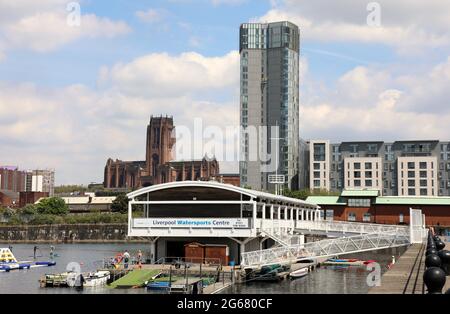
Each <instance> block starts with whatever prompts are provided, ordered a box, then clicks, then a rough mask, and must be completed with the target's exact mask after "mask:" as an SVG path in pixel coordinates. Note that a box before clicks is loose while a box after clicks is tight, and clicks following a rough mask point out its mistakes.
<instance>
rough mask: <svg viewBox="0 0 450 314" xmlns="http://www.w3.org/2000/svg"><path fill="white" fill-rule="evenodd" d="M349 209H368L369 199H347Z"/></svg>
mask: <svg viewBox="0 0 450 314" xmlns="http://www.w3.org/2000/svg"><path fill="white" fill-rule="evenodd" d="M348 206H349V207H370V198H349V199H348Z"/></svg>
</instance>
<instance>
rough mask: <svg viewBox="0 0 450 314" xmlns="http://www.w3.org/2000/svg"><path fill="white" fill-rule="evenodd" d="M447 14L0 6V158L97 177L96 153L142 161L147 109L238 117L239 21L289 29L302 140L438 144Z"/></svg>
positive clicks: (434, 6) (435, 2)
mask: <svg viewBox="0 0 450 314" xmlns="http://www.w3.org/2000/svg"><path fill="white" fill-rule="evenodd" d="M74 4H75V5H74ZM68 8H69V10H68ZM78 8H79V9H80V11H78ZM78 12H79V13H80V15H79V19H78V18H77V17H78V15H77V13H78ZM448 16H450V2H449V1H440V0H428V1H422V0H397V1H389V0H379V1H377V2H376V3H375V5H374V4H373V3H372V2H370V1H362V0H340V1H327V0H315V1H304V0H151V1H146V0H134V1H129V0H128V1H126V0H111V1H100V0H82V1H78V2H73V1H66V0H40V1H34V0H16V1H9V0H0V165H17V166H19V167H20V168H21V169H32V168H54V169H55V170H56V183H57V184H88V183H90V182H102V180H103V169H104V166H105V163H106V160H107V158H109V157H111V158H114V159H115V158H119V159H122V160H143V159H144V155H145V130H146V125H147V124H148V122H149V119H150V116H151V115H152V114H153V115H160V114H162V115H166V114H167V115H172V116H173V117H174V122H175V124H176V126H177V128H178V129H181V128H182V127H184V126H186V127H187V128H191V129H192V127H193V123H194V121H196V119H202V121H203V125H204V126H205V127H206V126H211V127H217V128H220V129H225V128H226V127H228V126H237V125H239V52H238V49H239V41H238V39H239V37H238V36H239V26H240V24H241V23H244V22H274V21H280V20H289V21H291V22H294V23H296V24H297V25H298V26H299V27H300V32H301V48H300V49H301V53H300V61H301V62H300V64H301V66H300V77H301V82H300V136H301V137H302V138H304V139H330V140H331V141H332V142H340V141H350V140H384V141H393V140H407V139H440V140H449V138H450V127H449V126H450V89H449V86H450V49H449V48H450V19H449V18H448ZM78 22H79V23H78ZM228 139H229V141H228V142H227V143H226V145H225V147H226V148H228V147H231V146H234V144H235V142H236V141H233V138H231V137H230V138H228ZM214 140H217V139H214ZM217 141H220V140H217ZM222 142H223V141H222ZM197 150H198V151H197V153H198V154H200V155H201V154H203V153H204V152H205V151H207V150H208V149H207V147H200V148H199V149H197ZM194 157H196V156H194ZM221 170H222V171H223V172H236V171H237V167H236V163H227V162H223V163H221Z"/></svg>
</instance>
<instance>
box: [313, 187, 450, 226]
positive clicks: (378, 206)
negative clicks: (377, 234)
mask: <svg viewBox="0 0 450 314" xmlns="http://www.w3.org/2000/svg"><path fill="white" fill-rule="evenodd" d="M306 201H307V202H309V203H314V204H317V205H319V206H320V207H321V208H322V210H323V211H324V219H328V220H331V219H333V220H338V221H356V222H370V223H381V224H409V210H410V208H413V209H421V210H422V213H423V214H424V215H425V222H426V225H427V226H441V227H450V197H403V196H378V191H375V190H362V191H349V190H345V191H343V192H342V193H341V195H340V196H310V197H308V198H307V200H306Z"/></svg>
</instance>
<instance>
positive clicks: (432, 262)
mask: <svg viewBox="0 0 450 314" xmlns="http://www.w3.org/2000/svg"><path fill="white" fill-rule="evenodd" d="M425 266H426V267H427V268H429V267H441V259H440V258H439V256H437V255H436V254H430V255H428V256H427V257H426V258H425Z"/></svg>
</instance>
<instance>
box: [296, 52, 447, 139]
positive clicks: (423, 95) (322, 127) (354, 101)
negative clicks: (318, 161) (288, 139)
mask: <svg viewBox="0 0 450 314" xmlns="http://www.w3.org/2000/svg"><path fill="white" fill-rule="evenodd" d="M448 86H450V58H449V59H448V60H446V61H445V62H443V63H441V64H439V65H437V66H435V67H433V68H432V69H430V70H428V71H425V72H423V73H418V74H414V75H413V74H409V73H402V74H398V75H396V76H394V75H392V74H390V73H389V72H387V71H386V70H385V69H375V68H370V67H356V68H354V69H352V70H351V71H349V72H347V73H345V74H344V75H342V76H341V77H340V78H339V80H338V81H337V82H336V84H335V86H334V87H329V88H325V89H323V90H320V91H315V92H312V93H311V91H308V93H306V95H304V97H303V98H302V99H303V105H302V106H301V118H300V119H301V121H302V123H301V132H302V137H304V138H331V139H332V140H333V141H343V140H400V139H440V140H448V139H449V138H450V130H449V129H448V128H447V127H445V126H446V125H450V106H449V103H448V99H450V94H449V91H448ZM317 95H320V96H317Z"/></svg>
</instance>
